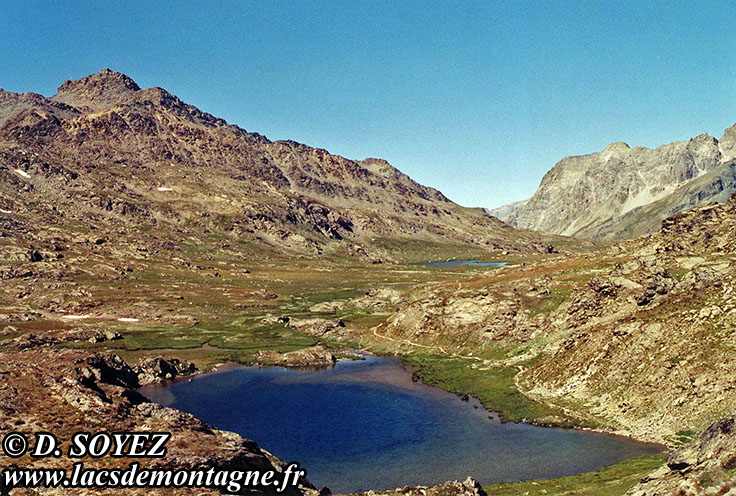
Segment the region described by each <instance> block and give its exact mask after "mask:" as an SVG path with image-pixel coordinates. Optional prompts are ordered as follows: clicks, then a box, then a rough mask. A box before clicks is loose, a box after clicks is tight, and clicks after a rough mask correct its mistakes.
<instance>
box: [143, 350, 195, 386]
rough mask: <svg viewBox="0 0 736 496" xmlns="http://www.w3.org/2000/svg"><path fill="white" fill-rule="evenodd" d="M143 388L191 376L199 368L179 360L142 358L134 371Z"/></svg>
mask: <svg viewBox="0 0 736 496" xmlns="http://www.w3.org/2000/svg"><path fill="white" fill-rule="evenodd" d="M133 370H134V371H135V373H136V374H137V375H138V383H139V384H140V385H141V386H145V385H148V384H154V383H157V382H163V381H168V380H171V379H175V378H177V377H180V376H184V375H191V374H193V373H195V372H196V371H197V367H196V366H195V365H194V364H193V363H191V362H187V361H186V360H179V359H178V358H169V359H165V358H161V357H155V358H153V357H142V358H140V359H139V360H138V363H137V364H136V366H135V368H134V369H133Z"/></svg>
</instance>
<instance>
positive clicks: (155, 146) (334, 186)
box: [0, 69, 544, 260]
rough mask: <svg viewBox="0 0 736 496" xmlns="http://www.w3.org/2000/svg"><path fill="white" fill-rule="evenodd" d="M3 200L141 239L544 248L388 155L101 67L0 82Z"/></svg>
mask: <svg viewBox="0 0 736 496" xmlns="http://www.w3.org/2000/svg"><path fill="white" fill-rule="evenodd" d="M0 209H2V211H0V215H2V216H3V217H4V218H6V219H8V220H11V221H12V222H16V223H26V222H27V223H28V224H31V225H35V226H44V227H51V226H56V227H57V228H61V229H62V230H63V229H68V228H69V227H70V226H74V229H75V230H79V229H83V230H88V229H93V230H95V231H96V232H98V233H101V234H100V235H101V236H104V235H105V234H107V235H109V237H114V238H129V237H131V235H132V234H133V233H132V232H131V229H136V230H139V231H140V229H141V228H145V233H144V234H141V233H140V232H138V233H136V236H138V237H139V238H146V237H148V238H149V239H148V240H147V241H146V242H148V243H151V242H152V241H154V239H151V238H157V236H156V235H155V233H156V232H160V233H167V232H168V233H169V234H170V236H168V237H169V238H172V237H173V238H178V239H181V238H187V237H189V238H192V237H196V238H199V239H200V240H204V239H206V238H208V237H209V238H218V239H222V238H223V237H225V238H230V239H231V240H237V241H238V242H240V243H244V242H246V243H255V244H258V245H260V246H261V247H263V248H265V249H270V250H274V251H277V252H281V253H290V254H300V255H310V256H314V255H320V254H322V253H325V252H330V253H332V252H338V253H341V254H347V255H349V256H356V257H362V258H372V259H374V260H378V259H381V258H386V257H390V255H388V254H387V253H386V251H385V250H382V249H381V248H380V247H379V246H378V245H377V244H376V243H374V239H375V238H376V237H380V238H383V239H397V240H407V239H410V240H412V241H414V242H417V241H420V240H421V241H428V242H439V243H454V244H467V245H474V246H477V247H487V248H499V249H501V248H503V249H509V250H539V249H543V247H544V243H543V240H542V239H541V237H540V236H538V235H535V234H530V233H519V232H517V231H516V230H513V229H511V228H509V226H507V225H505V224H503V223H502V222H500V221H498V220H497V219H495V218H494V217H492V216H490V215H488V214H487V213H486V212H485V211H483V210H482V209H468V208H463V207H461V206H459V205H457V204H455V203H452V202H451V201H449V200H448V199H447V198H445V197H444V196H443V195H442V194H441V193H440V192H439V191H437V190H435V189H433V188H428V187H425V186H422V185H420V184H417V183H416V182H414V181H413V180H411V179H410V178H409V177H408V176H406V175H405V174H402V173H401V172H399V171H398V170H396V169H395V168H394V167H392V166H391V165H390V164H389V163H388V162H386V161H383V160H380V159H366V160H363V161H361V162H358V161H354V160H349V159H346V158H344V157H340V156H337V155H332V154H330V153H328V152H327V151H326V150H322V149H317V148H312V147H309V146H306V145H303V144H300V143H296V142H293V141H276V142H273V141H270V140H268V139H267V138H265V137H263V136H261V135H259V134H256V133H251V132H247V131H245V130H244V129H241V128H239V127H237V126H233V125H228V124H227V123H226V122H225V121H224V120H222V119H218V118H216V117H214V116H212V115H210V114H207V113H205V112H202V111H201V110H199V109H197V108H196V107H194V106H192V105H189V104H186V103H184V102H182V101H181V100H179V98H177V97H176V96H175V95H172V94H171V93H169V92H168V91H166V90H164V89H162V88H148V89H141V88H140V87H139V86H138V85H137V84H136V83H135V82H134V81H133V80H132V79H130V78H129V77H127V76H125V75H123V74H120V73H116V72H113V71H110V70H108V69H105V70H103V71H101V72H100V73H97V74H93V75H91V76H88V77H85V78H82V79H79V80H76V81H66V82H65V83H63V84H62V85H61V86H60V87H59V89H58V93H57V94H56V95H54V96H53V97H51V98H44V97H43V96H41V95H37V94H32V93H22V94H18V93H10V92H4V91H0ZM24 230H25V231H26V234H30V233H31V232H32V231H34V228H33V227H31V226H29V225H26V226H25V227H24ZM122 233H124V234H122ZM29 238H32V236H29ZM29 241H33V240H32V239H29Z"/></svg>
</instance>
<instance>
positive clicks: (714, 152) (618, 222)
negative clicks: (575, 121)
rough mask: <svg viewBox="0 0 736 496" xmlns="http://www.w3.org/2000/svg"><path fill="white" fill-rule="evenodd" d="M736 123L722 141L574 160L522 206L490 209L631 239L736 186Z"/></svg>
mask: <svg viewBox="0 0 736 496" xmlns="http://www.w3.org/2000/svg"><path fill="white" fill-rule="evenodd" d="M735 154H736V126H733V127H731V128H729V129H727V130H726V131H725V133H724V135H723V137H722V138H721V139H720V140H717V139H715V138H713V137H711V136H708V135H705V134H704V135H700V136H697V137H696V138H692V139H690V140H688V141H680V142H674V143H670V144H667V145H663V146H660V147H658V148H656V149H648V148H644V147H634V148H630V147H629V146H628V145H627V144H625V143H613V144H611V145H609V146H607V147H606V148H605V150H603V151H602V152H599V153H592V154H589V155H582V156H574V157H566V158H564V159H562V160H561V161H560V162H558V163H557V165H555V166H554V167H553V168H552V169H551V170H550V171H549V172H548V173H547V174H546V175H545V176H544V178H543V179H542V182H541V184H540V186H539V189H538V190H537V192H536V193H535V194H534V195H533V196H532V197H531V198H530V199H529V200H527V201H526V202H524V203H522V204H518V205H517V204H514V205H507V206H504V207H499V208H498V209H495V210H492V211H491V212H490V213H492V214H494V215H497V216H498V217H499V218H500V219H502V220H505V221H506V222H508V223H510V224H511V225H514V226H516V227H522V228H528V229H535V230H539V231H543V232H549V233H556V234H564V235H569V236H575V237H589V238H610V239H625V238H631V237H635V236H638V235H641V234H645V233H649V232H654V231H656V230H657V229H658V227H659V223H660V222H661V221H662V220H663V219H665V218H666V217H668V216H670V215H673V214H674V213H677V212H679V211H680V210H683V209H686V208H689V207H692V206H694V205H701V204H704V203H708V202H712V201H719V202H723V201H725V200H726V199H727V198H728V197H729V196H730V194H731V193H733V192H734V191H736V174H735V172H736V171H735V170H734V168H733V167H730V166H731V165H732V164H733V163H734V156H735Z"/></svg>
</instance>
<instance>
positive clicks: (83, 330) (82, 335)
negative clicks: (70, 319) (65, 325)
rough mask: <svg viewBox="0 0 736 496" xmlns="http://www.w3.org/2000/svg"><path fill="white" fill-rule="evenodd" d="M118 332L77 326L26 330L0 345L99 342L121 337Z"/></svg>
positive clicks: (30, 346)
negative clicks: (41, 331) (39, 330)
mask: <svg viewBox="0 0 736 496" xmlns="http://www.w3.org/2000/svg"><path fill="white" fill-rule="evenodd" d="M121 338H122V336H121V335H120V333H119V332H117V331H113V330H111V329H99V328H89V327H78V328H75V329H69V330H50V331H46V332H44V333H36V332H28V333H24V334H21V335H20V336H18V337H15V338H13V339H6V340H4V341H0V346H6V347H9V348H17V349H21V350H24V349H27V348H36V347H38V346H47V345H54V344H61V343H74V342H85V341H86V342H88V343H101V342H104V341H111V340H117V339H121Z"/></svg>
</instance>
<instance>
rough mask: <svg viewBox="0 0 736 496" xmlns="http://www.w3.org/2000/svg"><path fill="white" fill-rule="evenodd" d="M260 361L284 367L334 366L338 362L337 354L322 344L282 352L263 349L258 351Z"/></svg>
mask: <svg viewBox="0 0 736 496" xmlns="http://www.w3.org/2000/svg"><path fill="white" fill-rule="evenodd" d="M256 358H257V359H258V363H260V364H263V365H280V366H282V367H297V368H303V367H318V368H323V367H332V366H333V365H335V362H337V357H336V356H335V354H334V353H333V352H332V351H331V350H330V349H329V348H327V347H325V346H322V345H317V346H312V347H309V348H304V349H301V350H296V351H287V352H284V353H280V352H277V351H270V350H263V351H259V352H258V353H256Z"/></svg>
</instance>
